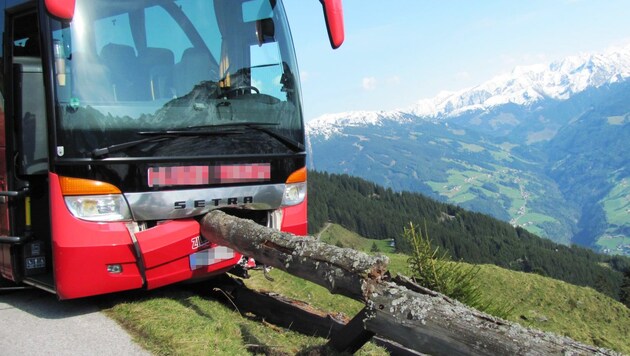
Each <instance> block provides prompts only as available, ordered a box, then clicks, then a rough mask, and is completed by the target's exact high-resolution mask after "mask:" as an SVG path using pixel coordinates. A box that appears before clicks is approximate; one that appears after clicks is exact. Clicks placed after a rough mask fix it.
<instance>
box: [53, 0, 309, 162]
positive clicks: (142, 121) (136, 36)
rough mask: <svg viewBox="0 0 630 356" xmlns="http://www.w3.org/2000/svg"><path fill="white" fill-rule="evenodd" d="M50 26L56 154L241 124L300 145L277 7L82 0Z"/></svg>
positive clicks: (231, 0) (295, 91)
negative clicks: (150, 134)
mask: <svg viewBox="0 0 630 356" xmlns="http://www.w3.org/2000/svg"><path fill="white" fill-rule="evenodd" d="M51 22H52V26H51V27H52V29H53V30H52V44H53V46H54V48H53V53H54V78H55V84H56V86H55V87H56V98H57V129H56V132H57V154H58V155H59V156H63V157H86V155H87V154H88V153H89V152H93V150H95V149H98V148H99V147H107V146H110V145H117V144H121V143H123V142H125V141H130V140H134V139H135V140H137V139H138V137H139V136H138V134H139V133H142V132H146V131H160V130H170V131H174V130H190V128H200V127H203V128H204V130H212V127H213V126H215V125H216V126H217V127H225V125H226V124H229V125H232V124H239V123H247V125H249V124H260V125H265V127H266V128H267V129H266V130H267V131H273V133H274V134H276V135H279V136H280V137H286V138H288V139H289V140H290V141H292V142H297V143H298V144H300V145H301V144H303V142H304V130H303V119H302V117H301V104H300V102H301V99H300V94H299V93H300V90H299V82H298V78H297V67H296V61H295V54H294V53H293V45H292V42H291V38H290V33H289V30H288V26H287V23H286V19H285V15H284V10H283V9H282V5H281V2H280V0H214V1H210V0H138V1H129V0H77V1H76V11H75V15H74V18H73V20H72V21H71V22H69V23H65V22H60V21H58V20H51ZM259 134H260V135H261V136H267V137H269V135H263V134H261V133H259ZM189 153H190V155H196V153H195V152H189ZM121 154H122V155H125V154H127V155H134V153H124V152H122V153H121ZM199 154H201V153H199Z"/></svg>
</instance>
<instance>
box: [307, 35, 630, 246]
mask: <svg viewBox="0 0 630 356" xmlns="http://www.w3.org/2000/svg"><path fill="white" fill-rule="evenodd" d="M624 49H625V50H627V51H628V52H627V53H628V54H627V55H624V53H626V52H624V51H616V52H614V51H613V52H608V53H609V55H608V57H606V56H603V55H600V54H594V55H584V56H581V57H580V56H576V57H570V58H569V59H567V60H565V61H558V62H554V63H553V64H550V65H547V66H546V68H551V69H556V72H549V73H551V74H549V73H548V74H540V72H536V71H535V70H530V69H527V70H524V69H520V70H519V71H517V72H518V73H523V72H526V73H530V77H535V78H538V79H539V81H538V82H536V83H538V84H536V86H534V85H533V84H532V83H534V81H533V80H530V79H531V78H530V77H527V78H530V79H527V78H526V79H523V78H524V77H523V76H520V77H519V78H520V81H519V80H516V79H515V80H513V81H510V80H506V79H505V78H504V79H501V80H495V81H489V82H486V83H485V84H484V85H482V86H478V87H476V88H477V89H476V90H469V91H468V92H467V93H468V94H467V95H468V96H465V97H462V96H461V95H460V96H459V97H458V98H460V99H461V100H460V99H458V100H459V101H458V102H457V103H458V104H457V105H455V104H452V103H451V105H450V106H449V105H445V106H443V107H444V108H446V109H448V110H450V111H448V112H449V114H444V115H438V116H418V115H416V114H414V113H412V112H411V111H410V110H408V111H402V110H395V111H355V112H351V113H340V114H330V115H326V116H323V117H321V119H320V120H317V121H315V122H310V123H309V125H308V130H307V140H308V141H307V142H308V147H309V150H310V152H309V154H310V155H309V167H310V168H311V169H318V170H323V171H328V172H331V173H347V174H350V175H354V176H359V177H362V178H365V179H368V180H371V181H374V182H377V183H379V184H383V185H385V186H386V187H391V188H393V189H394V190H410V191H414V192H420V193H423V194H426V195H428V196H430V197H433V198H437V199H440V200H443V201H447V202H449V203H454V204H458V205H460V206H462V207H464V208H467V209H471V210H475V211H479V212H483V213H486V214H490V215H492V216H494V217H496V218H499V219H502V220H504V221H510V222H512V224H513V225H514V226H520V227H523V228H526V229H528V230H529V231H531V232H533V233H535V234H538V235H541V236H544V237H547V238H550V239H552V240H554V241H557V242H561V243H565V244H570V243H579V244H581V245H585V246H590V247H595V246H596V247H597V249H599V250H602V251H604V250H606V251H609V252H610V253H623V254H628V255H630V234H629V232H630V185H629V184H627V181H630V157H629V156H628V154H627V149H628V145H627V143H626V142H627V137H630V101H629V100H628V98H630V75H628V73H630V70H629V68H630V46H628V47H626V48H624ZM580 58H581V59H580ZM530 68H531V67H530ZM534 69H535V68H534ZM536 70H540V68H538V69H536ZM532 73H534V74H532ZM535 73H539V74H535ZM560 73H562V74H560ZM541 78H542V79H541ZM544 78H551V79H544ZM528 80H529V82H528ZM508 82H509V83H512V84H513V85H499V84H497V83H503V84H505V83H508ZM519 83H520V84H519ZM523 83H529V84H527V85H525V84H523ZM479 88H482V89H483V90H482V89H479ZM488 88H495V89H492V90H494V91H495V92H502V93H504V94H505V93H507V94H510V95H512V94H513V95H512V96H510V95H507V94H506V95H500V96H497V97H495V98H494V99H492V100H490V95H489V94H488V93H490V92H491V89H488ZM514 88H517V89H518V90H512V89H514ZM532 88H534V89H532ZM535 88H538V89H535ZM545 88H546V89H545ZM484 93H485V94H484ZM523 93H531V95H530V96H529V98H530V99H531V101H529V102H525V101H522V102H521V104H519V101H518V100H521V99H523V98H524V96H523V95H522V94H523ZM535 93H547V94H544V95H539V96H538V97H535V95H534V94H535ZM475 95H476V96H475ZM519 95H520V96H519ZM445 97H446V96H445ZM462 98H464V99H462ZM466 98H468V99H466ZM466 100H468V101H466ZM474 100H477V101H474ZM444 102H446V101H444ZM471 102H472V103H473V104H474V103H480V104H478V105H477V104H475V105H472V106H471V105H468V104H470V103H471ZM497 103H502V104H497ZM482 104H483V105H482ZM495 104H496V105H495ZM458 105H459V106H458Z"/></svg>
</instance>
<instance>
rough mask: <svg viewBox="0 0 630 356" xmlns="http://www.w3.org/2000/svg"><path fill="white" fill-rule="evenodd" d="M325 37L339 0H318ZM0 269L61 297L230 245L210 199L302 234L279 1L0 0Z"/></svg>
mask: <svg viewBox="0 0 630 356" xmlns="http://www.w3.org/2000/svg"><path fill="white" fill-rule="evenodd" d="M322 5H323V8H324V14H325V18H326V24H327V26H328V31H329V36H330V40H331V43H332V45H333V47H335V48H336V47H338V46H339V45H340V44H341V42H342V41H343V24H342V13H341V4H340V0H336V1H329V0H322ZM0 6H2V7H3V8H4V17H3V18H2V22H3V28H4V37H3V40H4V43H3V47H2V49H3V50H2V58H1V60H2V62H3V70H2V76H3V78H2V91H1V94H2V100H0V105H2V107H0V109H1V112H0V120H1V121H2V123H1V124H0V127H1V128H2V132H0V275H1V277H0V279H5V283H6V282H7V280H8V281H10V283H12V284H21V285H30V286H34V287H37V288H41V289H44V290H47V291H49V292H52V293H55V294H56V295H57V296H58V297H59V298H60V299H70V298H79V297H85V296H91V295H97V294H104V293H112V292H117V291H123V290H130V289H141V288H144V289H153V288H158V287H160V286H164V285H167V284H171V283H175V282H180V281H185V280H191V279H202V278H208V277H211V276H213V275H216V274H220V273H224V272H226V271H229V270H230V269H232V268H234V267H235V266H239V265H241V264H242V263H244V261H245V260H246V258H244V257H243V256H241V255H239V254H238V253H236V252H235V251H232V250H230V249H228V248H226V247H223V246H216V245H213V244H211V243H209V242H208V241H206V240H204V239H203V238H202V237H200V234H199V222H198V220H199V219H200V218H201V217H202V216H203V215H204V214H206V213H207V212H209V211H211V210H213V209H222V210H225V211H228V212H229V213H230V214H234V215H236V216H240V217H244V218H249V219H252V220H254V221H257V222H258V223H260V224H263V225H266V226H270V227H273V228H276V229H280V230H282V231H287V232H292V233H295V234H306V233H307V219H306V216H307V215H306V204H307V199H306V167H305V165H306V151H305V141H304V120H303V118H302V107H301V105H302V104H301V92H300V84H299V75H298V68H297V64H296V58H295V54H294V49H293V43H292V40H291V35H290V33H289V27H288V25H287V19H286V16H285V12H284V9H283V6H282V2H281V1H280V0H213V1H211V0H37V1H34V0H31V1H24V0H22V1H19V0H0Z"/></svg>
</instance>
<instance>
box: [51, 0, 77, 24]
mask: <svg viewBox="0 0 630 356" xmlns="http://www.w3.org/2000/svg"><path fill="white" fill-rule="evenodd" d="M45 4H46V10H48V12H49V13H50V14H51V15H53V16H54V17H57V18H59V19H61V20H65V21H70V20H72V17H73V16H74V5H75V0H45Z"/></svg>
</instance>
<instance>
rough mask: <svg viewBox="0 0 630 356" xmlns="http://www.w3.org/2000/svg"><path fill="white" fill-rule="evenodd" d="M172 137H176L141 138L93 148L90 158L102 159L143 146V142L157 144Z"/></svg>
mask: <svg viewBox="0 0 630 356" xmlns="http://www.w3.org/2000/svg"><path fill="white" fill-rule="evenodd" d="M173 137H177V136H174V135H160V136H152V137H147V138H143V139H141V140H135V141H128V142H123V143H117V144H115V145H110V146H107V147H101V148H95V149H93V150H92V152H91V154H92V158H99V157H103V156H105V155H107V154H110V153H114V152H120V151H123V150H126V149H127V148H131V147H133V146H137V145H141V144H143V143H145V142H158V141H163V140H166V139H170V138H173Z"/></svg>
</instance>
